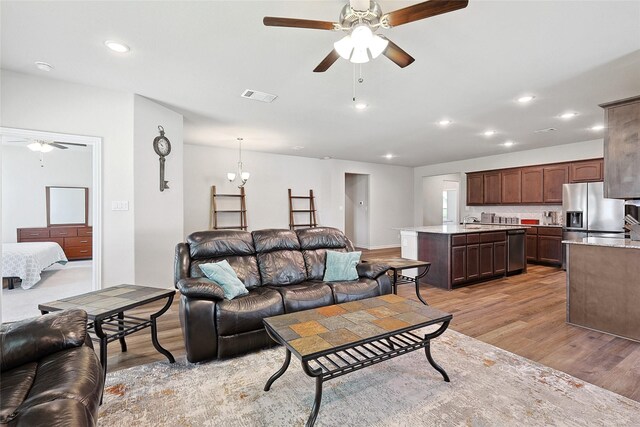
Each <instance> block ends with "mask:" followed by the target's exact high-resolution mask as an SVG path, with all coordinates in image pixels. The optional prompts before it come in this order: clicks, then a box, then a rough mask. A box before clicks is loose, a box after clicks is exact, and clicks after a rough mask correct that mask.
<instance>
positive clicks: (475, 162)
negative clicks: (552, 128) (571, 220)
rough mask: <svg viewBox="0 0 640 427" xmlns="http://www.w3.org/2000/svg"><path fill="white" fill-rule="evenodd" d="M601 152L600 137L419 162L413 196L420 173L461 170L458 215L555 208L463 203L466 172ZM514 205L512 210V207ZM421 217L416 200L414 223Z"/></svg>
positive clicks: (419, 193)
mask: <svg viewBox="0 0 640 427" xmlns="http://www.w3.org/2000/svg"><path fill="white" fill-rule="evenodd" d="M602 156H603V141H602V139H597V140H592V141H584V142H577V143H575V144H565V145H558V146H555V147H546V148H538V149H534V150H525V151H516V152H510V153H506V154H499V155H495V156H487V157H479V158H475V159H468V160H460V161H456V162H448V163H439V164H435V165H428V166H421V167H417V168H415V169H414V171H413V172H414V187H415V190H414V197H415V199H416V200H419V198H420V197H421V196H422V193H423V188H422V180H423V177H428V176H434V175H443V174H462V179H461V181H460V203H459V206H460V208H461V210H462V212H461V216H464V215H469V214H474V215H475V214H478V213H479V211H482V210H485V211H492V212H498V213H506V212H533V213H541V212H542V210H549V209H557V206H555V207H553V206H548V207H544V206H540V207H535V206H526V207H504V208H501V207H494V206H491V207H489V208H487V207H468V206H466V198H467V197H466V194H467V180H466V176H465V175H464V174H465V173H466V172H473V171H481V170H488V169H501V168H510V167H519V166H527V165H536V164H544V163H555V162H565V161H571V160H584V159H591V158H596V157H602ZM514 209H515V211H514ZM422 219H423V206H422V204H421V203H416V204H415V207H414V217H413V220H414V225H421V221H422Z"/></svg>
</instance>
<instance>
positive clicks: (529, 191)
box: [521, 166, 544, 204]
mask: <svg viewBox="0 0 640 427" xmlns="http://www.w3.org/2000/svg"><path fill="white" fill-rule="evenodd" d="M542 173H543V172H542V167H540V166H533V167H530V168H523V169H522V199H521V201H522V203H526V204H535V203H542V202H543V193H544V181H543V179H542Z"/></svg>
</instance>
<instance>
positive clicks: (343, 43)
mask: <svg viewBox="0 0 640 427" xmlns="http://www.w3.org/2000/svg"><path fill="white" fill-rule="evenodd" d="M333 48H334V49H335V50H336V52H338V55H340V56H341V57H342V58H344V59H347V60H348V59H349V58H351V52H353V40H351V36H349V35H346V36H344V37H343V38H341V39H340V40H338V41H337V42H335V43H334V44H333Z"/></svg>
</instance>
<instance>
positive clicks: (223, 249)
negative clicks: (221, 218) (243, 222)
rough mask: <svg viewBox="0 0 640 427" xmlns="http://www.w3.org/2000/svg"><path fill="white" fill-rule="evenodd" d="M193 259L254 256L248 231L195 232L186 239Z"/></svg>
mask: <svg viewBox="0 0 640 427" xmlns="http://www.w3.org/2000/svg"><path fill="white" fill-rule="evenodd" d="M187 243H188V244H189V253H190V254H191V258H193V259H205V258H219V257H227V256H231V255H255V253H256V251H255V248H254V246H253V238H252V236H251V233H249V232H248V231H240V230H209V231H197V232H195V233H191V234H190V235H189V236H188V237H187Z"/></svg>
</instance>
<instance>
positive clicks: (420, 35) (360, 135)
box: [1, 0, 640, 166]
mask: <svg viewBox="0 0 640 427" xmlns="http://www.w3.org/2000/svg"><path fill="white" fill-rule="evenodd" d="M416 2H417V1H414V2H405V1H388V0H387V1H384V0H381V1H380V4H381V6H382V8H383V10H384V11H391V10H395V9H398V8H401V7H405V6H407V5H410V4H414V3H416ZM343 4H344V2H343V1H338V0H327V1H237V0H236V1H211V2H184V1H164V2H148V1H129V2H111V1H108V2H61V1H45V2H35V1H34V2H25V1H17V2H12V1H2V3H1V7H2V13H1V15H2V16H1V24H2V25H1V26H2V29H1V36H2V58H1V65H2V68H5V69H10V70H14V71H19V72H24V73H29V74H35V75H42V76H46V77H51V78H54V79H62V80H66V81H71V82H77V83H84V84H89V85H94V86H100V87H106V88H111V89H115V90H120V91H126V92H132V93H138V94H140V95H143V96H146V97H149V98H151V99H154V100H156V101H159V102H161V103H163V104H165V105H168V106H171V107H172V108H174V109H176V110H178V111H180V112H182V113H183V114H184V115H185V142H187V143H191V144H203V145H214V146H222V147H235V144H236V141H235V139H236V138H237V137H240V136H241V137H244V142H245V144H244V147H245V148H246V149H249V150H257V151H265V152H272V153H282V154H289V155H300V156H307V157H323V156H331V157H334V158H340V159H349V160H361V161H367V162H378V163H392V164H399V165H407V166H417V165H426V164H433V163H439V162H444V161H452V160H459V159H466V158H473V157H478V156H483V155H491V154H499V153H502V152H504V151H506V150H525V149H531V148H537V147H544V146H551V145H559V144H566V143H572V142H578V141H585V140H592V139H596V138H600V137H601V136H602V135H601V133H600V134H599V133H594V132H592V131H590V130H588V128H589V127H590V126H592V125H595V124H598V123H602V110H601V109H600V108H599V107H598V106H597V104H599V103H602V102H606V101H611V100H615V99H620V98H625V97H630V96H634V95H638V94H640V1H612V0H607V1H517V0H511V1H482V0H470V2H469V6H468V7H467V8H466V9H462V10H459V11H456V12H452V13H448V14H445V15H441V16H437V17H433V18H429V19H426V20H423V21H418V22H414V23H411V24H407V25H404V26H400V27H397V28H392V29H390V30H384V31H382V33H383V34H385V35H387V36H388V37H389V38H390V39H391V40H393V41H394V42H395V43H396V44H398V45H399V46H400V47H402V48H403V49H405V50H406V51H407V52H408V53H409V54H411V55H412V56H413V57H415V58H416V61H415V63H413V64H412V65H410V66H409V67H407V68H405V69H400V68H399V67H397V66H396V65H395V64H393V63H392V62H391V61H389V60H388V59H386V58H384V57H380V58H378V59H376V60H375V61H372V62H370V63H368V64H365V65H364V66H363V67H362V74H363V77H364V83H362V84H358V85H357V86H358V88H357V93H358V98H359V99H361V100H364V101H366V102H367V103H368V104H369V106H370V107H369V108H368V109H367V110H365V111H356V110H355V109H354V108H353V102H352V101H351V98H352V87H353V83H352V82H353V73H354V70H353V66H352V65H351V64H350V63H348V62H347V61H344V60H342V59H340V60H338V62H336V64H334V66H333V67H331V68H330V69H329V70H328V71H327V72H326V73H313V72H312V70H313V68H314V67H315V66H316V65H317V64H318V63H319V62H320V61H321V60H322V59H323V58H324V57H325V55H327V54H328V53H329V51H330V50H331V49H332V43H333V42H334V41H336V40H338V39H339V38H340V37H341V34H339V33H334V32H330V31H318V30H305V29H292V28H267V27H264V26H263V25H262V18H263V17H264V16H265V15H269V16H286V17H296V18H305V19H319V20H329V21H336V20H337V19H338V14H339V11H340V9H341V7H342V5H343ZM107 39H116V40H121V41H123V42H125V43H127V44H128V45H129V46H131V52H130V53H128V54H125V55H121V54H115V53H113V52H111V51H108V50H107V49H106V48H105V47H104V45H103V42H104V41H105V40H107ZM34 61H45V62H49V63H51V64H52V65H54V67H55V69H54V70H53V71H51V72H49V73H45V72H42V71H39V70H37V69H36V68H35V66H34V65H33V63H34ZM245 89H254V90H260V91H265V92H269V93H274V94H277V95H278V99H277V100H276V101H274V102H273V103H272V104H264V103H260V102H256V101H251V100H246V99H242V98H240V96H239V95H240V94H241V93H242V92H243V90H245ZM525 93H531V94H534V95H535V96H536V99H535V100H534V102H532V103H531V104H530V105H527V106H523V105H518V104H517V103H516V102H515V101H514V100H515V98H517V97H518V96H520V95H521V94H525ZM569 110H571V111H577V112H579V113H580V115H579V116H578V117H577V118H575V119H573V120H571V121H563V120H561V119H559V118H558V117H557V116H558V115H559V114H561V113H563V112H565V111H569ZM442 118H450V119H452V120H453V121H454V123H453V124H452V125H451V126H449V127H448V128H446V129H443V128H441V127H440V126H438V125H437V124H436V122H437V121H439V120H440V119H442ZM548 127H555V128H557V129H558V130H557V131H556V132H553V133H539V134H535V133H533V131H534V130H537V129H543V128H548ZM488 128H492V129H496V130H497V131H498V132H499V134H498V135H496V136H494V137H493V138H486V137H484V136H482V135H481V133H482V132H483V131H484V130H485V129H488ZM507 139H511V140H514V141H517V144H516V145H515V146H514V147H512V148H510V149H506V148H505V147H503V146H501V145H499V143H501V142H504V141H505V140H507ZM294 146H304V148H303V149H301V150H293V149H292V147H294ZM387 153H392V154H394V155H397V157H396V158H394V159H392V160H386V159H384V158H383V157H382V156H383V155H385V154H387Z"/></svg>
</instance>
